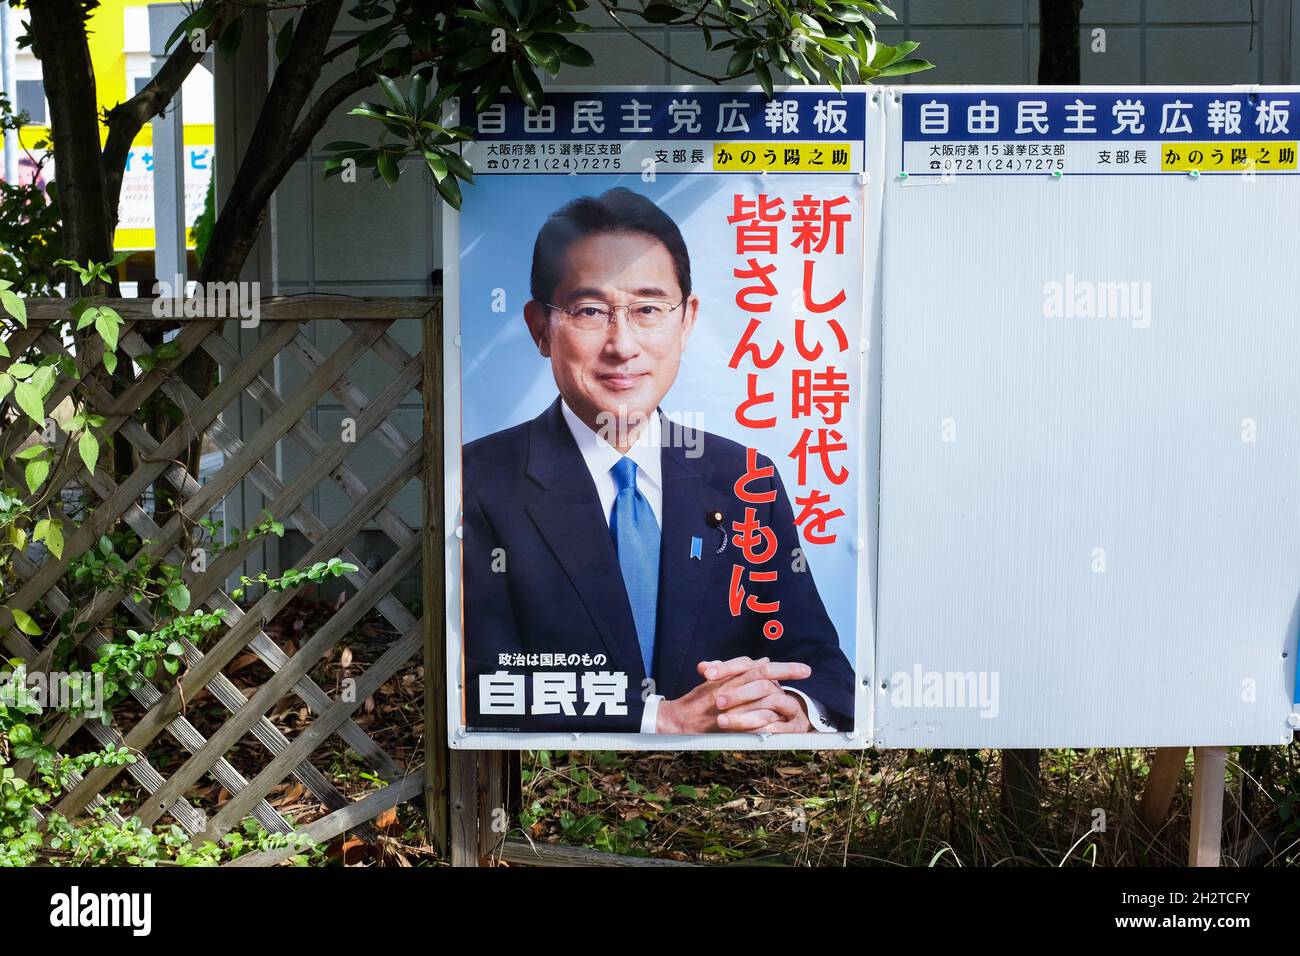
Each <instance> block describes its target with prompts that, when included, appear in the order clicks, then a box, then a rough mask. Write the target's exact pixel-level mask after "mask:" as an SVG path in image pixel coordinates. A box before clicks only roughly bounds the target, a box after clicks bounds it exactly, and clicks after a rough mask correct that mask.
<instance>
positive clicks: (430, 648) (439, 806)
mask: <svg viewBox="0 0 1300 956" xmlns="http://www.w3.org/2000/svg"><path fill="white" fill-rule="evenodd" d="M421 325H422V335H421V342H420V349H421V352H420V355H421V358H422V360H423V370H424V390H423V394H424V429H423V433H422V439H423V441H424V464H423V469H422V471H421V474H420V479H421V482H422V483H423V485H424V522H423V527H422V528H421V531H420V533H421V535H422V537H423V541H422V545H423V552H422V554H421V559H422V565H421V566H422V568H423V573H422V585H423V588H422V590H423V601H424V807H425V819H426V820H427V821H428V824H429V837H430V839H431V840H432V841H433V843H434V845H435V846H436V847H437V848H438V852H439V853H441V854H442V855H443V856H444V857H445V856H446V855H447V850H448V826H449V821H448V808H449V804H448V788H449V784H450V767H449V766H448V763H449V761H448V753H449V750H448V747H447V681H446V674H447V660H446V651H447V648H446V640H445V631H444V628H443V621H444V620H445V616H446V607H447V590H446V589H447V577H446V567H445V561H444V557H445V554H446V549H445V547H444V544H443V542H444V523H443V507H444V495H443V492H444V482H443V441H442V438H443V429H442V301H441V300H439V301H438V302H437V303H436V304H435V305H434V307H433V308H432V309H430V310H429V312H428V313H427V314H426V315H425V316H424V319H423V320H422V323H421Z"/></svg>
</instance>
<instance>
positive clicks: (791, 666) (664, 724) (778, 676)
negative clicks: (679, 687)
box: [655, 657, 813, 734]
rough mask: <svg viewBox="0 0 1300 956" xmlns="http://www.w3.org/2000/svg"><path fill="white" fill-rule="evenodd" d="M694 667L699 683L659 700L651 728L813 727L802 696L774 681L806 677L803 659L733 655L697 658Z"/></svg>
mask: <svg viewBox="0 0 1300 956" xmlns="http://www.w3.org/2000/svg"><path fill="white" fill-rule="evenodd" d="M695 669H696V670H697V671H699V674H700V676H701V677H703V678H704V682H703V683H702V684H699V685H697V686H696V687H694V688H692V689H691V690H690V691H688V692H687V693H685V694H683V695H682V696H681V697H678V698H676V699H675V700H662V701H660V702H659V712H658V714H657V716H656V718H655V732H656V733H660V734H708V733H719V732H733V733H757V734H802V733H811V732H812V729H813V727H812V723H811V722H810V721H809V720H808V714H807V711H806V710H805V707H804V700H803V698H802V697H800V696H799V695H798V694H795V693H793V692H791V691H787V690H785V689H784V688H782V687H781V685H780V684H779V683H777V682H778V681H782V680H803V679H804V678H806V677H810V676H811V675H812V668H811V667H809V666H808V665H807V664H799V663H795V662H792V661H791V662H787V661H773V660H769V659H768V658H766V657H762V658H759V659H758V660H752V659H750V658H748V657H733V658H731V660H726V661H700V662H699V663H698V664H697V665H695Z"/></svg>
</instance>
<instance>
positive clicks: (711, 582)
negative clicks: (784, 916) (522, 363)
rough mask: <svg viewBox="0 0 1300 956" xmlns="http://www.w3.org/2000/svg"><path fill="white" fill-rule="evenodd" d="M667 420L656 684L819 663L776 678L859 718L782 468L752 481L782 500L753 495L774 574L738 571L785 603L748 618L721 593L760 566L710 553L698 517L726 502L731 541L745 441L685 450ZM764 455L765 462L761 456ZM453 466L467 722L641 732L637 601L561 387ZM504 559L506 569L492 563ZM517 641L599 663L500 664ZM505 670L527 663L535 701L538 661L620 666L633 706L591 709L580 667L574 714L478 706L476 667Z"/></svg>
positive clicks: (715, 536) (848, 717)
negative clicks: (707, 673)
mask: <svg viewBox="0 0 1300 956" xmlns="http://www.w3.org/2000/svg"><path fill="white" fill-rule="evenodd" d="M662 424H663V428H664V442H663V444H664V447H663V449H662V451H661V454H662V456H663V459H662V461H663V475H662V479H663V509H662V510H663V528H662V538H661V543H660V548H659V605H658V612H657V627H656V637H655V660H654V667H653V671H654V672H653V674H652V675H650V676H652V677H653V679H654V687H653V692H654V693H656V694H662V695H664V696H665V697H666V698H668V699H674V698H677V697H680V696H681V695H682V694H684V693H686V692H687V691H689V690H690V689H691V688H692V687H695V686H696V685H697V684H700V683H702V682H703V680H704V679H703V678H702V677H701V676H700V675H699V673H698V671H697V670H696V664H697V663H698V662H699V661H705V660H727V659H728V658H732V657H740V656H748V657H752V658H754V659H758V658H760V657H769V658H771V659H772V660H777V661H799V662H802V663H805V664H807V665H808V666H809V667H811V668H812V676H811V677H809V678H807V679H806V680H801V681H782V682H781V683H782V684H783V686H789V687H794V688H797V689H798V690H801V691H803V692H804V693H806V694H808V695H809V696H810V697H813V698H815V699H816V700H817V701H818V702H820V703H821V704H822V706H823V707H825V708H826V710H827V711H828V717H830V719H831V720H832V721H834V723H835V726H836V728H837V729H838V730H841V731H844V730H850V729H852V724H853V696H854V695H853V692H854V675H853V668H852V666H850V664H849V662H848V660H847V659H846V658H845V656H844V654H843V652H842V651H841V650H840V645H839V639H838V637H837V635H836V632H835V626H834V625H833V624H832V623H831V620H830V618H829V616H828V615H827V614H826V608H825V607H824V606H823V604H822V600H821V597H820V595H819V594H818V593H817V586H816V585H815V584H814V583H813V577H812V572H811V571H810V570H808V569H807V566H806V565H804V568H805V569H804V570H803V571H802V572H797V571H795V570H793V569H792V566H791V565H792V559H791V553H792V552H793V550H794V549H795V548H797V547H800V542H799V537H798V529H797V528H796V526H795V524H794V514H793V511H792V510H791V503H790V500H789V498H788V497H787V496H786V493H785V489H784V487H782V484H781V479H780V476H779V475H777V474H775V472H774V476H773V478H772V479H770V480H767V481H761V480H760V481H754V482H751V483H750V484H749V485H748V486H747V489H748V490H749V491H751V492H756V491H763V490H771V487H772V485H773V484H774V485H775V487H776V490H777V497H776V500H775V501H773V502H771V503H767V504H758V505H752V506H750V507H755V508H757V510H758V518H759V521H760V522H761V523H762V524H763V525H764V526H767V527H771V528H772V529H773V530H774V531H775V533H776V536H777V544H778V546H777V551H776V554H775V556H774V557H773V558H772V560H771V561H770V562H769V563H767V564H764V565H762V566H761V570H775V571H777V572H778V576H777V580H776V581H775V582H772V583H770V584H756V583H753V582H750V581H749V576H748V573H746V575H745V576H744V578H743V579H742V583H743V586H744V588H745V592H746V594H747V595H748V594H757V595H758V597H759V599H760V600H766V601H771V600H776V599H779V600H780V602H781V608H780V611H779V612H777V613H776V614H757V613H755V612H753V611H750V610H749V609H748V608H743V607H742V609H741V612H740V615H739V616H737V617H733V616H732V614H731V611H730V608H729V605H728V594H729V589H730V579H731V569H732V566H733V565H734V564H740V565H742V566H744V567H745V568H746V570H747V571H748V570H749V569H751V567H752V568H753V569H755V570H758V569H760V567H757V566H751V565H750V564H749V563H748V562H746V561H745V559H744V554H743V553H742V551H741V549H740V548H739V547H737V546H736V545H735V544H734V543H733V542H732V541H731V540H728V542H727V545H726V547H725V548H724V549H723V551H722V553H721V554H719V553H718V548H719V546H720V545H721V544H722V532H721V531H720V530H719V528H717V527H710V526H709V524H708V523H707V518H708V515H709V513H710V512H713V511H721V512H722V514H723V516H724V521H723V523H722V525H721V527H722V528H723V529H725V530H726V532H727V537H728V539H730V538H731V537H732V531H731V523H732V522H733V521H736V520H740V519H741V518H743V516H744V509H745V507H746V504H745V503H744V502H742V501H740V500H739V499H738V498H737V497H736V494H735V491H734V485H735V482H736V479H737V478H739V477H740V476H741V475H743V474H744V473H745V470H746V469H745V464H746V462H745V458H746V454H745V447H744V446H743V445H740V444H738V443H736V442H733V441H730V440H729V439H726V438H722V437H720V436H718V435H713V434H711V433H708V432H696V433H695V434H693V435H692V436H689V437H690V438H691V442H690V445H689V446H688V445H687V443H686V442H685V441H683V435H682V434H681V429H682V426H680V425H678V424H676V423H674V422H671V421H670V420H668V419H667V418H664V419H662ZM691 449H694V451H693V452H692V451H691ZM688 454H696V455H698V457H688ZM758 464H759V467H763V466H766V465H768V464H770V462H769V461H768V460H767V459H765V458H763V457H762V456H761V455H760V456H759V459H758ZM462 474H463V478H464V481H463V487H464V500H463V515H462V526H463V533H464V538H463V552H462V574H463V583H464V634H465V638H464V660H465V667H464V671H463V675H464V681H465V694H464V700H465V701H466V713H465V717H466V721H465V722H466V725H467V726H468V727H469V728H470V729H473V730H524V731H542V732H552V731H623V732H631V733H636V732H638V731H639V730H640V725H641V716H642V712H643V710H644V707H645V705H644V702H643V700H642V693H643V680H644V678H645V677H646V676H647V675H646V673H645V667H644V665H643V663H642V660H641V650H640V646H639V645H638V643H637V636H636V627H635V624H634V623H633V619H632V610H631V605H630V604H629V602H628V599H627V592H626V589H625V588H624V586H623V578H622V575H621V573H620V570H619V564H618V554H617V552H616V551H615V546H614V541H613V538H612V536H611V534H610V529H609V524H608V521H607V519H606V517H605V515H604V514H603V512H602V508H601V504H600V498H599V496H598V495H597V493H596V486H595V483H594V482H593V481H592V478H591V473H590V471H589V470H588V469H587V465H586V463H585V461H584V460H583V458H582V455H581V453H580V452H579V450H578V446H577V443H576V442H575V441H574V439H573V434H572V433H571V432H570V431H569V428H568V425H567V423H566V422H565V420H564V416H563V413H562V411H561V409H560V399H558V398H557V399H556V400H555V402H554V403H553V404H552V405H551V406H550V407H549V408H548V409H547V410H546V411H544V412H543V413H542V414H541V415H539V416H537V417H536V418H534V419H533V420H532V421H529V422H524V423H523V424H521V425H516V426H515V427H513V428H507V429H505V430H504V431H500V432H496V433H495V434H492V435H487V436H485V437H483V438H480V439H478V440H477V441H473V442H470V443H469V444H468V445H466V446H465V447H464V450H463V460H462ZM692 538H700V539H701V541H702V548H701V555H700V558H698V559H695V558H692V557H691V539H692ZM497 549H502V550H501V551H497ZM502 557H504V564H505V569H504V571H502V570H499V569H500V567H501V560H500V559H501V558H502ZM494 562H495V566H496V568H497V569H498V570H494ZM772 617H775V618H776V619H777V620H779V621H780V622H781V623H782V625H783V627H784V633H783V634H782V635H781V637H779V638H777V639H776V640H768V639H767V638H766V637H765V636H764V635H763V623H764V622H765V621H766V620H768V619H770V618H772ZM517 653H523V654H539V655H540V654H559V653H564V654H578V655H582V654H590V655H591V656H592V657H593V658H594V657H595V656H596V655H597V654H603V655H605V658H606V663H605V664H603V665H601V666H599V667H597V666H594V665H593V666H590V667H582V666H580V667H554V668H544V667H543V668H531V667H529V668H519V667H514V666H503V665H502V664H501V663H500V662H499V655H501V654H517ZM499 670H504V671H506V672H507V673H511V674H518V673H519V672H520V671H521V670H522V671H525V672H527V674H528V676H527V677H526V680H525V684H526V694H527V701H528V707H529V709H531V705H532V677H531V672H532V671H534V670H540V671H542V672H546V671H548V670H551V671H571V672H573V671H576V672H579V673H582V672H586V671H598V670H607V671H614V672H618V671H621V672H623V673H625V674H626V675H627V678H628V693H627V714H626V715H622V716H618V715H608V714H606V713H605V711H604V709H602V710H601V711H600V712H599V713H597V714H593V715H592V716H590V717H584V716H583V710H584V705H583V699H582V697H583V695H582V691H581V683H580V681H581V678H580V677H579V685H578V687H579V694H578V702H577V708H576V710H577V713H576V715H575V716H569V715H566V714H545V715H534V714H531V713H525V714H523V715H519V716H515V715H498V714H481V713H480V710H479V676H480V675H481V674H485V673H486V674H492V673H494V672H496V671H499Z"/></svg>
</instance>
